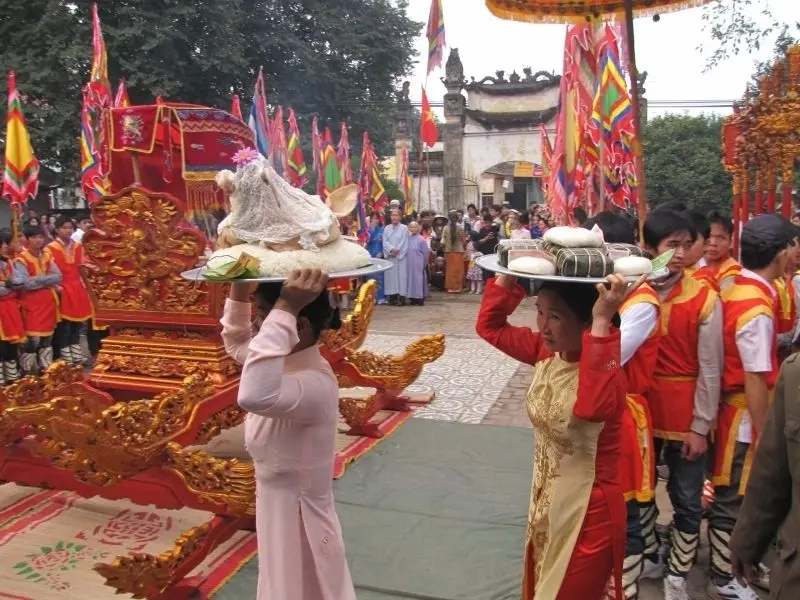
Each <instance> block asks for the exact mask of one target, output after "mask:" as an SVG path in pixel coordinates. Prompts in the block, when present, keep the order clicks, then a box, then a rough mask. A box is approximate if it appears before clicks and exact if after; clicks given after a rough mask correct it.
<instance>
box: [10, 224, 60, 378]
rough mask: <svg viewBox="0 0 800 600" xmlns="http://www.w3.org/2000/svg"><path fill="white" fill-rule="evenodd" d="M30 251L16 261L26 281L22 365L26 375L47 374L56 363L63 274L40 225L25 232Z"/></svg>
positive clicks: (17, 273) (16, 269)
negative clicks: (55, 340)
mask: <svg viewBox="0 0 800 600" xmlns="http://www.w3.org/2000/svg"><path fill="white" fill-rule="evenodd" d="M22 234H23V235H24V236H25V240H26V241H27V246H28V247H27V248H26V249H25V250H23V251H22V252H20V253H19V254H18V255H17V257H16V258H15V259H14V276H15V277H16V278H17V279H18V280H19V281H21V282H22V293H21V297H20V301H21V303H22V322H23V324H24V326H25V335H26V336H27V338H28V339H27V340H26V342H25V344H24V345H23V347H22V353H21V355H20V366H21V367H22V372H23V373H24V374H25V375H33V374H35V373H36V372H37V368H38V370H39V371H40V372H41V371H44V369H46V368H47V367H49V366H50V363H52V362H53V332H54V331H55V329H56V323H57V322H58V296H57V294H56V288H57V287H58V285H59V284H60V283H61V271H59V269H58V265H56V263H55V261H54V260H53V256H52V255H51V254H50V251H49V250H48V249H47V248H45V247H44V244H45V237H44V232H43V231H42V228H41V227H39V226H38V225H26V226H25V228H24V229H23V231H22Z"/></svg>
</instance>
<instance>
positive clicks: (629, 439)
mask: <svg viewBox="0 0 800 600" xmlns="http://www.w3.org/2000/svg"><path fill="white" fill-rule="evenodd" d="M641 303H646V304H651V305H653V306H655V307H656V310H658V308H659V304H660V303H659V299H658V294H656V292H655V290H653V288H651V287H650V286H649V285H647V284H644V285H642V286H640V287H639V288H637V289H636V290H635V291H634V292H633V293H632V294H631V295H630V296H629V297H628V299H627V300H626V301H625V304H623V305H622V308H621V309H620V315H624V314H625V312H626V311H628V310H630V309H631V308H632V307H634V306H635V305H637V304H641ZM659 328H660V322H657V324H656V328H655V330H654V331H653V333H652V334H651V335H650V337H649V338H648V339H647V340H646V341H645V342H644V344H642V345H641V346H640V347H639V349H638V350H637V351H636V353H635V354H634V355H633V356H632V357H631V359H630V360H629V361H628V362H627V363H626V364H625V366H624V367H623V370H624V371H625V377H626V378H627V380H628V395H627V398H626V399H627V402H628V406H627V410H626V411H625V414H624V415H623V417H622V448H621V452H620V479H621V482H622V490H623V492H624V494H625V501H626V502H627V501H629V500H634V499H635V500H638V501H639V502H649V501H650V500H652V499H653V496H654V493H655V488H656V461H655V455H654V454H653V418H652V416H651V414H650V407H649V406H648V404H647V400H646V399H645V396H644V395H645V394H646V393H647V391H648V390H649V389H650V385H651V384H652V382H653V373H654V371H655V365H656V359H657V358H658V347H659V341H660V335H659Z"/></svg>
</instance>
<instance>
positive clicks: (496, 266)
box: [475, 254, 664, 283]
mask: <svg viewBox="0 0 800 600" xmlns="http://www.w3.org/2000/svg"><path fill="white" fill-rule="evenodd" d="M475 263H476V264H477V265H478V266H479V267H480V268H481V269H486V270H487V271H492V272H494V273H502V274H503V275H511V276H512V277H518V278H519V279H535V280H537V281H565V282H569V283H603V282H604V281H605V280H606V278H605V277H565V276H564V275H531V274H530V273H520V272H518V271H511V270H510V269H508V268H507V267H504V266H503V265H501V264H500V261H499V260H498V256H497V254H485V255H484V256H479V257H478V258H477V259H476V260H475ZM662 275H664V273H658V272H656V273H653V274H651V275H650V277H649V279H655V278H657V277H660V276H662ZM625 279H626V280H627V281H629V282H631V283H633V282H635V281H638V280H639V276H638V275H632V276H629V277H625Z"/></svg>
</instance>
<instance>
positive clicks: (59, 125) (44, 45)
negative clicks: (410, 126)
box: [0, 0, 422, 181]
mask: <svg viewBox="0 0 800 600" xmlns="http://www.w3.org/2000/svg"><path fill="white" fill-rule="evenodd" d="M91 4H92V3H91V1H90V0H28V1H26V2H23V3H20V2H12V1H11V0H0V39H2V40H3V43H2V45H0V64H2V65H3V66H4V68H14V69H16V71H17V82H18V86H19V88H20V91H21V93H23V94H24V95H25V96H26V102H25V112H26V118H27V120H28V125H29V129H30V132H31V138H32V142H33V145H34V148H35V150H36V152H37V155H38V156H39V159H40V160H41V161H42V163H43V164H45V165H47V166H50V167H52V168H53V169H56V170H60V171H62V172H63V173H64V175H65V178H66V179H67V180H73V181H74V180H75V179H76V178H77V171H78V167H79V165H78V161H79V152H78V144H77V140H78V135H79V111H80V103H81V88H82V87H83V85H84V84H85V83H86V81H87V79H88V74H89V68H90V64H91ZM99 4H100V19H101V22H102V27H103V34H104V39H105V42H106V46H107V48H108V62H109V76H110V78H111V81H112V84H113V85H114V86H116V84H117V82H118V81H119V79H120V78H122V77H124V78H125V79H126V80H127V83H128V91H129V94H130V97H131V101H132V102H133V103H134V104H141V103H152V102H153V101H154V99H155V97H156V96H158V95H161V96H163V97H164V99H165V100H168V101H182V102H191V103H197V104H206V105H210V106H217V107H220V108H224V109H225V110H228V109H229V108H230V103H231V97H232V94H234V93H238V94H240V96H241V98H242V104H243V111H244V112H247V111H248V110H249V105H250V98H251V94H252V90H253V83H254V81H255V77H256V73H257V71H258V68H259V66H262V65H263V67H264V72H265V78H266V86H267V96H268V101H269V103H270V104H271V105H273V106H277V105H278V104H281V105H283V106H292V107H293V108H294V109H295V111H296V113H297V117H298V121H299V123H300V127H301V136H302V138H303V142H304V143H303V145H304V149H305V148H310V145H311V129H310V126H311V118H312V116H313V115H315V114H316V115H319V116H320V126H321V127H324V126H325V125H330V126H331V128H332V131H334V132H335V133H337V134H338V129H339V123H340V121H342V120H346V121H347V122H348V124H349V125H350V139H351V141H352V142H353V143H354V151H355V150H356V146H358V149H359V151H360V145H361V135H362V133H363V132H364V130H369V132H370V137H371V139H372V141H373V143H374V144H375V146H376V151H377V153H378V155H379V156H380V155H383V154H388V153H391V152H392V149H393V143H392V124H393V120H392V110H393V106H392V104H393V102H394V98H395V90H396V89H397V87H398V86H399V83H400V81H401V79H402V78H403V77H405V76H406V75H408V74H409V73H410V72H411V69H412V67H413V64H414V57H415V54H416V53H415V51H414V48H413V43H414V39H415V37H416V36H417V35H419V33H420V31H421V29H422V24H421V23H416V22H414V21H411V20H410V19H409V18H408V17H407V16H406V8H407V0H397V1H395V0H306V1H304V2H295V1H292V0H195V1H193V2H178V1H176V0H167V1H164V0H135V1H134V0H114V2H101V3H99ZM0 85H2V86H3V87H5V85H6V83H5V74H4V73H3V74H2V80H0ZM37 105H38V106H37ZM4 110H5V104H4V103H3V107H2V109H0V118H2V119H3V121H4V120H5V112H4ZM354 155H356V153H355V152H354ZM305 156H306V161H307V162H308V164H309V166H310V165H311V155H310V152H308V150H306V153H305Z"/></svg>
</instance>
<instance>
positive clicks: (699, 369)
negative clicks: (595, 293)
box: [642, 208, 722, 600]
mask: <svg viewBox="0 0 800 600" xmlns="http://www.w3.org/2000/svg"><path fill="white" fill-rule="evenodd" d="M696 240H697V234H696V232H695V229H694V225H693V223H692V222H691V221H690V220H689V219H688V218H687V215H686V214H685V213H681V212H677V211H673V210H669V209H661V208H658V209H656V210H654V211H653V212H652V213H651V215H650V217H648V219H647V221H646V222H645V225H644V236H643V240H642V241H643V242H644V246H645V248H646V249H647V250H648V251H649V252H650V253H651V254H653V255H656V256H657V255H660V254H663V253H664V252H668V251H674V254H673V256H672V259H671V260H670V262H669V264H668V269H669V274H668V275H667V276H665V277H664V278H662V279H661V280H657V281H653V282H651V283H650V284H651V286H652V287H653V289H654V290H655V291H656V293H657V294H658V297H659V300H660V302H661V324H660V332H659V333H660V340H659V348H658V358H657V360H656V366H655V373H654V377H653V382H652V385H651V387H650V390H649V391H648V393H647V400H648V403H649V407H650V411H651V414H652V418H653V434H654V436H655V452H656V454H659V453H660V451H661V450H663V452H664V460H665V462H666V464H667V466H668V467H669V482H668V485H667V491H668V492H669V496H670V500H671V502H672V505H673V508H674V510H675V514H674V520H673V526H672V528H671V533H670V535H671V540H670V544H669V547H670V551H669V554H668V556H667V562H666V576H665V578H664V598H665V600H687V599H688V595H687V594H688V592H687V586H686V577H687V575H688V574H689V571H690V570H691V568H692V565H693V564H694V561H695V558H696V556H697V548H698V546H699V543H700V523H701V520H702V513H703V509H702V503H701V498H702V492H703V484H704V481H705V476H706V465H707V450H708V435H709V432H710V430H711V426H712V423H713V422H714V420H715V419H716V416H717V409H718V405H719V384H720V372H721V369H722V343H721V339H722V312H721V309H720V305H719V298H718V296H717V294H716V292H715V291H714V290H713V289H711V288H710V287H709V286H706V285H703V284H702V283H700V282H698V281H697V280H696V279H694V277H692V276H691V275H689V274H687V273H685V272H684V267H685V262H684V261H685V260H686V257H687V256H688V255H689V253H690V251H691V249H692V246H693V244H694V242H695V241H696ZM642 510H643V515H642V521H643V523H650V522H652V523H655V517H656V515H657V509H656V505H655V502H649V503H647V504H646V505H644V507H643V509H642ZM645 537H647V532H645Z"/></svg>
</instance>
